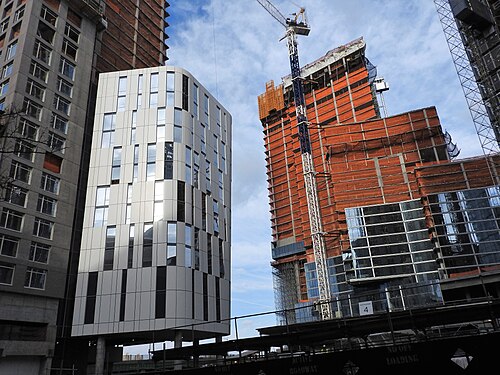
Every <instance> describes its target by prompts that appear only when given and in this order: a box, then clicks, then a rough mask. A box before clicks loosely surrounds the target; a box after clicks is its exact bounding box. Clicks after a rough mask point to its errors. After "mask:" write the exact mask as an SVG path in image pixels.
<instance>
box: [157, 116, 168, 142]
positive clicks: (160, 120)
mask: <svg viewBox="0 0 500 375" xmlns="http://www.w3.org/2000/svg"><path fill="white" fill-rule="evenodd" d="M165 121H166V118H165V108H158V109H157V111H156V140H157V141H164V140H165Z"/></svg>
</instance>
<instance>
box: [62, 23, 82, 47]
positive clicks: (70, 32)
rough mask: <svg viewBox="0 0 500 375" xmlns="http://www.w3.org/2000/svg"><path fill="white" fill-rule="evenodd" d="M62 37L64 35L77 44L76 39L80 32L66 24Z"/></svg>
mask: <svg viewBox="0 0 500 375" xmlns="http://www.w3.org/2000/svg"><path fill="white" fill-rule="evenodd" d="M64 35H66V36H67V37H68V38H70V39H71V40H72V41H73V42H75V43H78V39H79V38H80V32H79V31H78V30H77V29H76V28H74V27H73V26H71V25H70V24H69V23H67V24H66V26H65V27H64Z"/></svg>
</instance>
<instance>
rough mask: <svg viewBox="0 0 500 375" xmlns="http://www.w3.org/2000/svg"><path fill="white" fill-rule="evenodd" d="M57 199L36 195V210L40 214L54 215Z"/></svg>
mask: <svg viewBox="0 0 500 375" xmlns="http://www.w3.org/2000/svg"><path fill="white" fill-rule="evenodd" d="M56 205H57V200H55V199H54V198H50V197H47V196H45V195H42V194H39V195H38V203H37V205H36V210H37V211H38V212H41V213H42V214H47V215H51V216H55V214H56Z"/></svg>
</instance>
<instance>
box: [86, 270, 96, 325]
mask: <svg viewBox="0 0 500 375" xmlns="http://www.w3.org/2000/svg"><path fill="white" fill-rule="evenodd" d="M98 274H99V273H98V272H90V273H89V280H88V283H87V300H86V302H85V317H84V321H83V322H84V323H85V324H92V323H94V314H95V301H96V295H97V277H98Z"/></svg>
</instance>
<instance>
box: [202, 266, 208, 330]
mask: <svg viewBox="0 0 500 375" xmlns="http://www.w3.org/2000/svg"><path fill="white" fill-rule="evenodd" d="M203 320H205V321H208V275H207V274H206V273H205V272H203Z"/></svg>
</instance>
